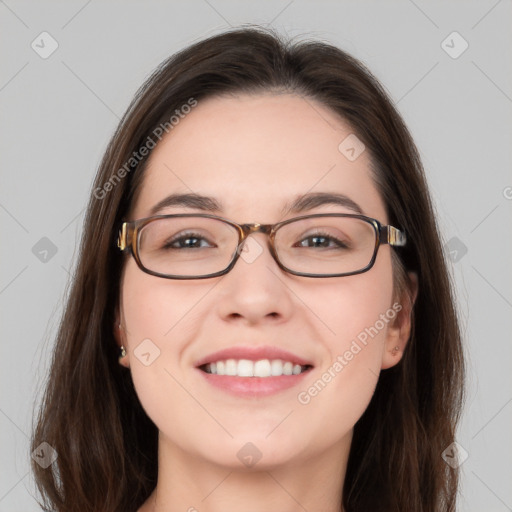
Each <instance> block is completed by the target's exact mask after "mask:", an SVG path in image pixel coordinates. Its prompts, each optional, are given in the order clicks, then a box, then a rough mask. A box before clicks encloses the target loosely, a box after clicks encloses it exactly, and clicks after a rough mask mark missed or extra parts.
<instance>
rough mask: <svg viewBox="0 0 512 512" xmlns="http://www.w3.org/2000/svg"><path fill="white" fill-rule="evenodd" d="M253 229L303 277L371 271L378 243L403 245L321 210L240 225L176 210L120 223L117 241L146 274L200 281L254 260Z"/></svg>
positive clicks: (384, 231)
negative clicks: (167, 213)
mask: <svg viewBox="0 0 512 512" xmlns="http://www.w3.org/2000/svg"><path fill="white" fill-rule="evenodd" d="M253 233H265V234H267V235H268V236H269V249H270V253H271V254H272V256H273V258H274V259H275V261H276V262H277V264H278V265H279V267H280V268H281V269H282V270H284V271H285V272H288V273H290V274H294V275H297V276H304V277H342V276H350V275H354V274H360V273H362V272H366V271H367V270H369V269H370V268H372V266H373V264H374V263H375V259H376V257H377V251H378V249H379V247H380V245H381V244H389V245H391V246H394V247H400V246H403V245H405V243H406V236H405V233H404V232H402V231H400V230H399V229H397V228H394V227H393V226H382V225H381V224H380V223H379V221H377V220H375V219H372V218H370V217H366V216H364V215H355V214H354V215H352V214H344V213H326V214H314V215H305V216H302V217H296V218H293V219H288V220H285V221H283V222H279V223H277V224H258V223H255V224H237V223H235V222H232V221H230V220H227V219H224V218H222V217H218V216H215V215H209V214H176V215H157V216H154V217H148V218H145V219H138V220H134V221H131V222H123V224H122V225H121V229H120V231H119V237H118V240H117V245H118V247H119V249H120V250H121V251H127V250H130V251H131V253H132V255H133V257H134V258H135V261H136V262H137V265H138V266H139V268H140V269H141V270H143V271H144V272H146V273H148V274H151V275H154V276H158V277H163V278H165V279H205V278H210V277H216V276H221V275H224V274H227V273H228V272H229V271H230V270H231V269H232V268H233V267H234V265H235V263H236V262H237V261H238V259H239V257H240V256H242V259H245V260H246V262H249V263H250V262H252V261H253V260H254V259H255V255H256V253H258V252H259V253H261V252H262V248H261V246H260V245H259V244H258V243H257V242H256V241H254V240H253V242H252V244H249V245H250V246H251V247H252V249H250V251H249V252H252V255H251V256H250V257H249V256H248V254H245V249H246V248H245V246H246V245H248V243H247V242H248V240H247V237H248V236H249V235H251V234H253ZM249 240H250V239H249ZM257 255H259V254H257ZM256 257H257V256H256Z"/></svg>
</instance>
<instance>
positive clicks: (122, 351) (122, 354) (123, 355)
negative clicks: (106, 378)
mask: <svg viewBox="0 0 512 512" xmlns="http://www.w3.org/2000/svg"><path fill="white" fill-rule="evenodd" d="M125 356H126V349H125V348H124V346H123V345H121V355H120V356H119V358H120V359H121V358H123V357H125Z"/></svg>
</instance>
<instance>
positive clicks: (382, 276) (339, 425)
mask: <svg viewBox="0 0 512 512" xmlns="http://www.w3.org/2000/svg"><path fill="white" fill-rule="evenodd" d="M350 133H352V132H351V130H350V127H349V126H348V125H347V124H346V123H344V122H343V121H342V120H341V119H339V118H338V117H337V116H336V114H334V113H333V112H331V111H330V110H328V109H327V108H326V107H324V106H322V105H321V104H320V103H318V102H316V101H314V100H311V99H305V98H302V97H300V96H296V95H291V94H282V95H271V94H259V95H240V96H236V97H234V96H230V97H222V98H210V99H207V100H204V101H200V102H199V104H198V106H197V107H195V108H194V109H193V110H192V112H191V113H190V114H188V115H187V116H186V117H185V119H183V120H181V121H180V123H179V125H177V126H176V127H175V128H174V129H173V130H172V131H171V132H170V133H169V134H168V135H166V137H165V138H163V139H162V141H161V142H160V143H159V144H158V145H157V147H156V148H155V149H154V150H153V152H152V154H151V156H150V162H149V167H148V169H147V174H146V176H145V178H144V182H143V185H142V189H141V191H140V195H139V196H138V200H137V202H136V204H135V205H134V206H133V209H132V212H131V216H130V219H138V218H143V217H147V216H149V215H150V213H149V212H150V209H151V208H152V207H153V206H154V205H155V204H156V203H158V202H159V201H160V200H161V199H163V198H164V197H166V196H167V195H169V194H170V193H190V192H191V191H192V192H194V193H198V194H203V195H208V196H213V197H215V198H217V199H218V200H220V201H221V202H222V203H223V205H224V209H223V211H219V212H217V214H218V215H221V216H223V217H226V218H228V219H231V220H234V221H236V222H239V223H243V222H260V223H275V222H278V221H280V220H282V215H281V209H282V208H283V206H284V204H285V203H287V202H289V201H291V200H293V199H295V198H296V197H297V196H299V195H302V194H305V193H308V192H338V193H343V194H345V195H347V196H349V197H350V198H351V199H352V200H354V201H356V202H357V203H358V204H359V205H360V206H361V207H362V209H363V212H364V214H366V215H368V216H370V217H373V218H376V219H378V220H379V221H380V222H381V223H383V224H387V223H388V219H387V217H386V210H385V206H384V202H383V200H382V198H381V197H380V195H379V193H378V191H377V189H376V187H375V184H374V182H373V181H372V178H371V175H370V170H369V169H370V161H369V155H368V154H367V153H368V152H366V151H365V152H363V153H362V154H361V156H360V157H359V158H357V159H356V160H355V161H354V162H351V161H349V160H348V159H347V158H346V157H345V156H344V155H343V154H342V153H340V151H339V150H338V146H339V144H340V142H341V141H342V140H343V139H344V138H345V137H347V136H348V135H349V134H350ZM193 212H197V213H200V211H199V210H195V209H190V208H184V207H172V208H166V209H165V210H163V211H161V212H159V213H193ZM324 212H325V213H329V212H339V213H353V212H351V211H350V210H349V209H347V208H346V207H342V206H339V205H323V206H320V207H317V208H315V209H314V210H311V211H310V213H324ZM210 213H212V212H210ZM251 237H252V238H254V240H255V241H257V242H258V243H259V244H260V245H261V247H262V248H263V249H264V250H263V252H262V254H261V255H260V256H259V257H258V258H256V260H255V261H253V262H252V263H247V262H245V261H244V260H242V259H240V260H239V261H238V262H237V264H236V265H235V267H234V268H233V270H232V271H231V272H230V273H228V274H227V275H224V276H222V277H216V278H211V279H205V280H186V281H177V280H169V279H161V278H158V277H154V276H151V275H148V274H146V273H144V272H142V271H141V270H140V269H139V268H138V267H137V265H136V262H135V260H134V259H133V258H131V257H130V258H128V260H127V263H126V265H125V268H124V271H123V276H122V283H121V298H120V304H119V307H118V311H117V315H118V317H117V323H118V324H119V323H120V324H121V329H117V330H116V340H117V342H118V344H119V345H124V347H125V348H126V351H127V355H126V356H125V357H123V358H121V359H120V364H122V365H123V366H125V367H127V368H129V369H130V371H131V374H132V378H133V381H134V384H135V387H136V390H137V394H138V396H139V398H140V401H141V403H142V405H143V407H144V409H145V410H146V412H147V414H148V416H149V417H150V418H151V419H152V421H153V422H154V423H155V425H156V426H157V427H158V429H159V457H158V465H159V479H158V484H157V488H156V491H155V492H154V493H153V494H152V495H151V496H150V497H149V498H148V500H147V501H146V503H145V504H144V505H143V506H142V508H141V509H140V510H139V512H149V511H151V510H155V511H157V512H158V511H163V510H183V511H186V510H190V511H193V510H200V511H210V512H217V511H222V512H229V511H234V510H281V511H284V512H291V511H296V510H302V507H304V508H305V509H306V510H322V511H339V510H340V509H341V500H342V485H343V480H344V477H345V470H346V465H347V460H348V454H349V449H350V444H351V439H352V432H353V427H354V424H355V423H356V422H357V420H358V419H359V418H360V417H361V415H362V414H363V412H364V410H365V409H366V407H367V405H368V403H369V401H370V399H371V397H372V394H373V392H374V389H375V386H376V383H377V380H378V375H379V373H380V371H381V370H382V369H385V368H389V367H391V366H393V365H395V364H397V363H398V362H399V360H400V358H401V356H402V353H403V350H404V348H405V345H406V343H407V340H408V338H409V334H410V325H411V315H410V312H411V306H410V302H409V301H407V300H406V299H405V296H404V297H398V298H397V297H393V280H392V266H391V256H390V251H391V250H393V249H392V248H390V246H388V245H384V246H381V247H380V249H379V253H378V257H377V260H376V262H375V265H374V267H373V268H372V269H371V270H370V271H368V272H366V273H363V274H359V275H355V276H349V277H341V278H329V279H312V278H306V277H298V276H293V275H291V274H288V273H285V272H283V271H282V270H281V269H280V268H279V267H278V266H277V264H276V262H275V261H274V260H273V258H272V256H271V254H270V252H269V251H268V247H267V237H266V235H264V234H263V233H257V234H254V235H251ZM410 277H411V279H412V280H411V290H412V295H413V300H414V298H415V296H416V289H417V281H416V280H415V276H414V275H411V276H410ZM395 301H398V302H400V304H401V305H402V310H401V311H400V313H399V314H398V315H397V316H396V317H395V319H394V320H393V321H390V322H389V323H387V324H386V326H385V328H384V329H382V330H381V331H379V334H378V335H377V336H375V337H374V338H373V339H370V342H369V343H368V344H367V345H366V346H365V347H364V349H363V350H361V351H360V352H359V353H358V354H357V355H356V356H355V357H354V358H353V359H352V360H351V361H350V362H349V363H348V364H347V365H346V366H345V367H344V368H343V371H341V372H339V373H338V374H337V375H336V377H335V378H333V379H332V381H331V382H330V383H328V385H326V386H325V388H324V389H323V390H322V391H321V392H320V393H318V395H317V396H315V397H314V398H312V399H311V401H310V402H309V403H308V404H306V405H304V404H301V403H299V401H298V400H297V394H298V392H300V391H303V390H307V389H308V387H309V386H311V385H312V384H313V383H314V382H315V381H317V380H318V379H319V378H321V375H322V373H323V372H325V371H326V370H327V369H328V368H329V367H331V366H332V364H333V362H334V361H335V360H336V358H337V356H338V355H340V354H343V353H344V352H345V351H346V350H347V349H349V348H350V344H351V342H352V340H354V339H355V338H356V337H357V335H358V334H359V333H360V332H362V331H364V329H365V328H367V327H369V326H373V325H374V324H375V322H376V321H377V320H378V319H379V315H381V314H382V313H385V312H386V311H387V310H389V309H390V308H392V306H393V304H394V302H395ZM147 338H149V339H150V340H151V341H152V342H153V343H154V344H155V345H156V346H158V348H159V349H160V356H159V357H158V358H157V359H156V360H155V361H154V362H153V363H152V364H150V365H149V366H145V365H143V364H141V362H140V361H139V360H138V359H137V358H136V357H135V355H134V353H133V351H134V350H135V349H136V347H137V346H138V345H139V344H140V343H141V341H142V340H144V339H147ZM251 344H254V345H272V346H277V347H280V348H283V349H285V350H289V351H291V352H293V353H295V354H297V355H299V356H302V357H304V358H306V359H308V360H311V361H312V362H313V364H314V368H313V370H312V371H311V372H310V373H309V375H307V377H306V378H305V380H304V381H303V383H302V384H300V386H299V389H298V388H296V387H293V388H291V389H288V390H285V391H283V392H280V393H278V394H275V395H272V396H269V397H264V398H259V399H254V398H253V399H248V398H239V397H235V396H232V395H229V394H227V393H225V392H223V391H220V390H218V389H217V388H215V387H213V386H211V385H209V384H208V383H206V382H205V381H204V379H203V378H202V376H201V375H198V373H197V370H195V369H194V362H195V361H197V360H198V359H199V358H201V357H203V356H205V355H208V354H210V353H212V352H215V351H217V350H220V349H224V348H227V347H232V346H235V345H251ZM395 347H398V350H396V349H395ZM247 442H251V443H253V444H254V445H255V446H256V447H257V448H258V450H259V451H260V452H261V454H262V458H261V460H259V461H258V462H257V463H256V464H255V465H254V466H252V467H250V468H248V467H246V466H245V465H244V464H242V463H241V461H240V460H239V459H238V457H237V452H238V451H239V450H240V449H241V448H242V447H243V446H244V445H245V444H246V443H247ZM316 482H321V483H322V485H314V484H312V483H316ZM251 505H252V509H251V508H250V507H251Z"/></svg>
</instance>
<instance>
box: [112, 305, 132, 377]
mask: <svg viewBox="0 0 512 512" xmlns="http://www.w3.org/2000/svg"><path fill="white" fill-rule="evenodd" d="M114 338H115V340H116V344H117V346H118V347H119V356H118V360H119V364H120V365H121V366H124V367H125V368H129V367H130V358H129V357H128V353H127V350H126V345H127V344H126V336H125V332H124V329H123V326H122V325H121V321H120V317H119V314H118V313H117V312H116V320H115V322H114Z"/></svg>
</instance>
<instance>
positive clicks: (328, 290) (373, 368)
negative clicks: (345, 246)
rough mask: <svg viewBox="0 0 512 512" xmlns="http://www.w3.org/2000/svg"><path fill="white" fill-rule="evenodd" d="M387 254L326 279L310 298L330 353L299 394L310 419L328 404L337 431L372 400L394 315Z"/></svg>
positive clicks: (326, 354)
mask: <svg viewBox="0 0 512 512" xmlns="http://www.w3.org/2000/svg"><path fill="white" fill-rule="evenodd" d="M386 256H388V254H386V253H385V252H384V251H383V253H382V254H381V255H380V257H381V258H380V260H379V262H378V264H377V263H376V264H375V266H374V267H373V268H372V269H371V270H370V271H369V272H366V273H363V274H359V275H356V276H350V277H344V278H340V279H339V280H337V281H331V282H329V283H326V284H322V286H321V287H320V288H318V290H317V293H315V295H314V296H311V294H310V297H311V302H310V303H309V304H310V305H314V304H316V308H315V306H313V308H315V313H318V317H320V318H321V320H322V323H323V324H324V325H325V327H326V329H323V328H322V332H324V333H325V334H324V335H323V336H322V337H321V343H322V344H323V348H324V354H325V356H326V357H325V358H324V359H323V360H322V365H321V369H319V371H318V372H317V373H316V375H314V378H313V375H312V378H311V379H310V380H309V381H308V382H307V383H306V385H305V386H304V387H303V388H302V390H301V393H300V394H299V395H298V397H297V398H298V402H299V403H300V404H302V405H303V406H304V407H305V409H307V410H308V417H309V418H311V419H313V418H318V417H319V416H320V417H323V418H325V411H326V410H328V412H327V414H328V416H329V419H330V420H332V421H333V424H334V425H336V429H338V430H339V431H343V430H345V429H350V428H352V426H353V425H354V423H355V422H356V421H357V420H358V419H359V417H360V416H361V415H362V414H363V412H364V410H365V409H366V407H367V406H368V403H369V402H370V400H371V397H372V395H373V392H374V390H375V386H376V384H377V381H378V377H379V373H380V370H381V365H382V356H383V351H384V349H385V340H386V335H387V331H388V328H389V326H390V325H391V323H392V321H393V319H394V318H395V317H396V313H397V311H396V308H393V304H392V285H393V281H392V274H391V262H390V260H389V258H386ZM322 411H324V412H323V413H322ZM313 421H314V420H313ZM318 428H320V425H318Z"/></svg>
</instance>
